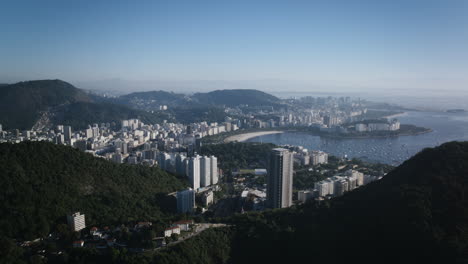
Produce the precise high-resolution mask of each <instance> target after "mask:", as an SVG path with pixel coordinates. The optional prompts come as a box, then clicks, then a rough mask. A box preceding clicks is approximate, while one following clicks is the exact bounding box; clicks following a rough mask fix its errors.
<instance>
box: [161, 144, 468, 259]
mask: <svg viewBox="0 0 468 264" xmlns="http://www.w3.org/2000/svg"><path fill="white" fill-rule="evenodd" d="M467 195H468V142H451V143H446V144H443V145H442V146H440V147H437V148H434V149H426V150H424V151H422V152H421V153H419V154H417V155H416V156H415V157H413V158H411V159H410V160H408V161H406V162H405V163H404V164H402V165H401V166H399V167H398V168H396V169H395V170H393V171H392V172H390V173H389V174H388V175H387V176H386V177H384V178H383V179H382V180H380V181H378V182H374V183H371V184H369V185H367V186H365V187H361V188H359V189H356V190H354V191H352V192H349V193H347V194H345V195H344V196H342V197H339V198H335V199H333V200H331V201H323V202H321V203H317V202H310V203H307V204H305V205H301V206H296V207H291V208H288V209H276V210H269V211H265V212H259V213H247V214H242V215H241V214H239V215H237V216H235V217H233V218H229V219H228V220H227V222H228V223H230V224H232V229H233V233H232V236H231V238H230V239H224V240H220V239H218V240H217V241H218V247H219V248H226V247H227V246H228V247H229V249H225V250H224V252H230V255H229V257H227V258H224V259H223V260H222V261H221V260H220V261H219V263H269V262H274V261H276V260H279V259H287V260H288V261H291V262H299V261H306V262H314V263H315V262H318V263H345V262H349V261H356V262H359V263H466V262H467V260H468V200H467V199H466V197H467ZM215 221H220V219H216V220H215ZM211 239H213V238H211ZM193 242H194V241H192V242H191V244H190V245H191V247H193V248H198V247H201V246H202V244H200V245H197V244H195V245H193ZM200 243H202V242H200ZM179 250H180V249H179V248H178V249H174V250H172V251H171V252H169V253H166V254H164V256H165V257H164V258H161V257H159V256H157V257H156V258H155V259H154V260H155V262H154V263H159V262H157V261H159V260H164V261H165V262H164V263H179V262H180V261H184V260H186V259H191V258H192V257H193V258H197V257H198V256H199V254H198V253H196V252H192V251H190V250H187V251H184V252H179ZM214 252H216V253H213V254H219V252H217V251H214ZM176 253H178V254H176ZM181 254H182V256H183V257H182V258H181V257H179V256H180V255H181ZM205 257H206V258H207V261H209V260H210V259H211V258H212V257H213V256H212V255H210V254H208V255H207V256H205Z"/></svg>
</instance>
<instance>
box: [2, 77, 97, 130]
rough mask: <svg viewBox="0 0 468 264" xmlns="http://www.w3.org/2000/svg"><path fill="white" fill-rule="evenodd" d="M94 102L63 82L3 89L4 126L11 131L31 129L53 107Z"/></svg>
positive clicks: (20, 83) (33, 82)
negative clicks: (42, 113)
mask: <svg viewBox="0 0 468 264" xmlns="http://www.w3.org/2000/svg"><path fill="white" fill-rule="evenodd" d="M90 101H91V99H90V98H89V97H88V96H87V95H86V94H85V93H84V92H83V91H82V90H80V89H77V88H75V87H73V86H72V85H71V84H69V83H66V82H63V81H60V80H43V81H30V82H19V83H16V84H11V85H6V86H0V124H3V125H4V127H5V128H10V129H13V128H18V129H30V128H31V127H32V126H33V124H34V123H35V122H36V120H37V119H38V118H39V116H40V115H41V111H46V110H48V108H49V107H55V106H59V105H63V104H69V103H74V102H90Z"/></svg>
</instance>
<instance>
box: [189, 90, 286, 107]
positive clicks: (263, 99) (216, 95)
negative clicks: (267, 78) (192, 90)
mask: <svg viewBox="0 0 468 264" xmlns="http://www.w3.org/2000/svg"><path fill="white" fill-rule="evenodd" d="M192 98H193V99H194V100H196V101H197V102H199V103H202V104H211V105H226V106H238V105H251V106H264V105H268V106H270V105H277V104H278V103H279V102H280V99H278V98H277V97H275V96H273V95H271V94H267V93H264V92H262V91H258V90H251V89H233V90H216V91H212V92H208V93H196V94H194V95H193V96H192Z"/></svg>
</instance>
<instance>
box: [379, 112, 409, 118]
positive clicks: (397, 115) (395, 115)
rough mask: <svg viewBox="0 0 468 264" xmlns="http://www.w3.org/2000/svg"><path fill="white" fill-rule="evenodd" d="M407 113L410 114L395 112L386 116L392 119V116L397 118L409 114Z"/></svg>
mask: <svg viewBox="0 0 468 264" xmlns="http://www.w3.org/2000/svg"><path fill="white" fill-rule="evenodd" d="M407 114H408V113H407V112H403V113H398V114H394V115H389V116H384V118H387V119H392V118H397V117H399V116H404V115H407Z"/></svg>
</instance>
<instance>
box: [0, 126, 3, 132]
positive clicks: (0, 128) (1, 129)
mask: <svg viewBox="0 0 468 264" xmlns="http://www.w3.org/2000/svg"><path fill="white" fill-rule="evenodd" d="M2 131H3V127H2V124H0V132H2Z"/></svg>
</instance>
